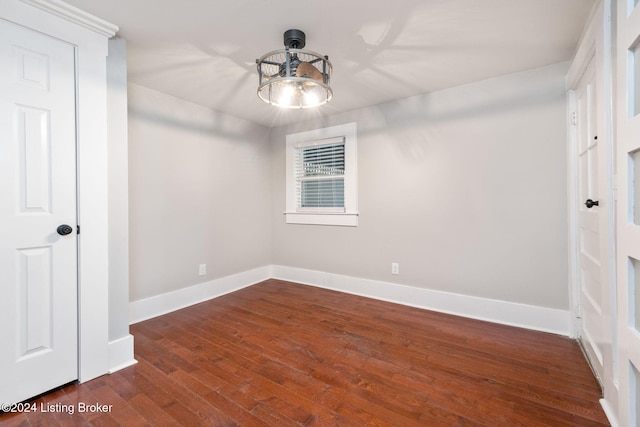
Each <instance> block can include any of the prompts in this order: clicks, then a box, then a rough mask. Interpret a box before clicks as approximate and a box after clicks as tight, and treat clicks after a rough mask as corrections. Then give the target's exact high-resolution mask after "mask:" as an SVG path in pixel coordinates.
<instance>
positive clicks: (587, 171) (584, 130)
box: [575, 58, 607, 384]
mask: <svg viewBox="0 0 640 427" xmlns="http://www.w3.org/2000/svg"><path fill="white" fill-rule="evenodd" d="M595 79H596V70H595V64H594V59H593V58H592V59H591V61H590V62H589V65H588V66H587V68H586V70H585V72H584V74H583V76H582V78H581V80H580V83H579V84H578V87H577V88H576V90H575V95H576V125H577V143H578V150H577V153H578V180H579V182H578V200H579V201H580V206H579V210H578V226H579V235H578V240H579V241H578V250H579V259H578V262H579V280H580V281H579V283H580V296H579V313H578V315H579V317H580V327H579V331H578V334H579V339H580V341H581V344H582V346H583V348H584V350H585V353H586V355H587V357H588V359H589V362H590V364H591V366H592V368H593V370H594V372H595V374H596V376H597V377H598V379H599V380H600V381H601V384H602V379H603V378H604V351H605V348H604V346H605V343H606V340H605V335H604V334H605V333H606V330H605V322H604V319H603V303H605V302H606V301H604V300H603V289H604V287H605V286H606V283H604V282H603V280H604V281H606V273H605V271H604V269H603V265H602V264H603V260H606V256H607V255H606V253H603V251H606V247H607V246H606V241H605V242H604V243H603V239H602V237H603V236H602V234H606V232H607V231H606V227H604V229H602V230H601V224H602V221H601V219H602V218H601V217H602V216H603V215H604V214H601V206H600V203H602V202H603V201H602V200H600V195H601V193H602V191H601V188H600V185H601V182H602V179H601V178H602V177H601V176H600V171H601V164H602V162H601V161H602V160H603V159H604V157H605V155H604V153H603V152H602V148H603V145H604V144H602V143H598V128H597V126H598V120H597V91H596V84H595V82H596V80H595Z"/></svg>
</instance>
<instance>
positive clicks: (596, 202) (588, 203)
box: [584, 199, 600, 209]
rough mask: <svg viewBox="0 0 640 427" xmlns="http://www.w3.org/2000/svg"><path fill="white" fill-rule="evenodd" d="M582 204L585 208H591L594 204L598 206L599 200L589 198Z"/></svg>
mask: <svg viewBox="0 0 640 427" xmlns="http://www.w3.org/2000/svg"><path fill="white" fill-rule="evenodd" d="M584 205H585V206H586V207H587V209H591V208H592V207H594V206H600V202H599V201H597V200H596V201H595V202H594V201H593V200H591V199H587V201H586V202H584Z"/></svg>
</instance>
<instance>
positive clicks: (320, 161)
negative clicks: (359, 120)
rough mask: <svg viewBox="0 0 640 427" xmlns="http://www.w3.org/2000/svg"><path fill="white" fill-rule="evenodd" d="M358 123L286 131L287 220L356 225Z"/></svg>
mask: <svg viewBox="0 0 640 427" xmlns="http://www.w3.org/2000/svg"><path fill="white" fill-rule="evenodd" d="M356 178H357V170H356V124H355V123H349V124H345V125H340V126H333V127H329V128H324V129H316V130H312V131H308V132H301V133H296V134H291V135H287V209H286V211H285V215H286V219H287V223H290V224H319V225H343V226H357V225H358V212H357V197H356Z"/></svg>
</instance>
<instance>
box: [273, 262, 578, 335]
mask: <svg viewBox="0 0 640 427" xmlns="http://www.w3.org/2000/svg"><path fill="white" fill-rule="evenodd" d="M271 268H272V277H273V278H275V279H281V280H287V281H291V282H297V283H302V284H306V285H312V286H317V287H320V288H326V289H332V290H335V291H340V292H345V293H349V294H354V295H360V296H364V297H369V298H374V299H378V300H382V301H388V302H394V303H398V304H403V305H407V306H411V307H417V308H422V309H427V310H433V311H438V312H443V313H449V314H455V315H457V316H463V317H469V318H472V319H479V320H486V321H489V322H493V323H500V324H504V325H511V326H517V327H521V328H527V329H532V330H537V331H544V332H551V333H554V334H560V335H565V336H571V333H572V331H571V315H570V312H569V311H568V310H558V309H552V308H545V307H538V306H533V305H527V304H518V303H513V302H507V301H499V300H492V299H487V298H480V297H473V296H468V295H461V294H453V293H449V292H442V291H434V290H430V289H423V288H416V287H413V286H406V285H399V284H396V283H388V282H381V281H376V280H369V279H360V278H356V277H349V276H342V275H338V274H331V273H324V272H321V271H313V270H304V269H301V268H294V267H285V266H281V265H273V266H271Z"/></svg>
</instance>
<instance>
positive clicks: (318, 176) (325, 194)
mask: <svg viewBox="0 0 640 427" xmlns="http://www.w3.org/2000/svg"><path fill="white" fill-rule="evenodd" d="M344 153H345V146H344V138H332V139H331V140H326V141H316V142H314V143H307V144H301V145H300V146H298V147H297V148H296V193H297V194H296V199H297V206H298V208H303V209H305V208H310V209H313V208H316V209H327V208H333V209H336V208H342V209H344V171H345V161H344Z"/></svg>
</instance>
